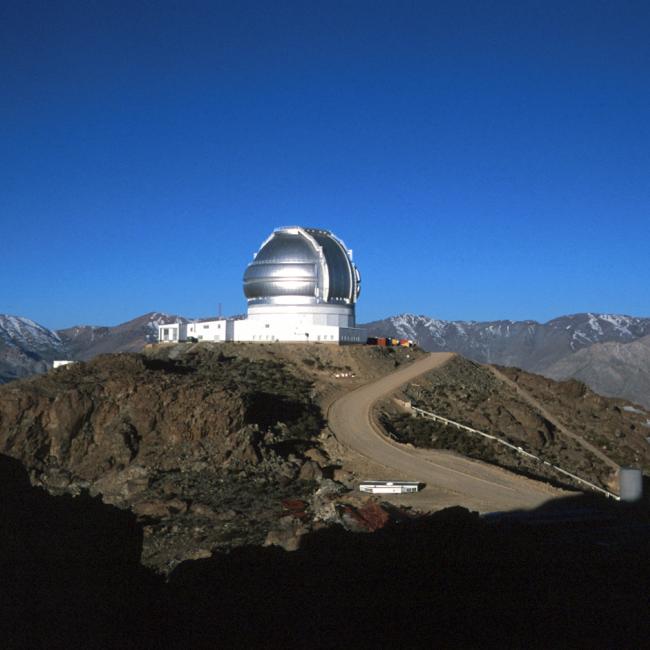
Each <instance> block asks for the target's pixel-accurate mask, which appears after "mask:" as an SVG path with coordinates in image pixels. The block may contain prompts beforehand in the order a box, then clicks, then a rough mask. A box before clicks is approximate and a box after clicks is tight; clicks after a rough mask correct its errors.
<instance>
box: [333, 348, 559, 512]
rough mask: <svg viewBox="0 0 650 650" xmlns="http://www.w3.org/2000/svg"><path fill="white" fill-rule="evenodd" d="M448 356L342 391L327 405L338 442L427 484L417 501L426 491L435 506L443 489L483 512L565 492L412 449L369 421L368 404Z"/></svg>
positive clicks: (456, 501)
mask: <svg viewBox="0 0 650 650" xmlns="http://www.w3.org/2000/svg"><path fill="white" fill-rule="evenodd" d="M452 356H453V355H452V354H451V353H443V352H438V353H432V354H430V355H429V356H427V357H426V358H424V359H420V360H419V361H415V362H414V363H412V364H411V365H409V366H406V367H404V368H400V369H399V370H396V371H395V372H393V373H391V374H389V375H386V376H385V377H382V378H381V379H379V380H377V381H375V382H372V383H370V384H366V385H365V386H362V387H360V388H358V389H356V390H354V391H352V392H350V393H348V394H346V395H344V396H343V397H340V398H339V399H338V400H336V401H335V402H333V403H332V404H331V406H330V408H329V410H328V426H329V428H330V430H331V431H332V433H333V434H334V435H335V436H336V438H337V440H338V441H339V442H340V443H342V444H343V445H344V446H347V447H350V448H352V449H354V450H355V451H356V452H358V453H359V454H361V455H362V456H364V457H366V458H368V459H369V460H371V461H373V462H375V463H379V464H380V465H383V466H385V467H387V468H391V469H393V470H395V471H396V473H398V474H399V475H401V476H405V475H406V476H408V477H409V479H411V480H417V481H421V482H423V483H425V484H426V488H425V489H424V490H423V491H422V492H421V493H420V494H419V495H417V496H418V499H417V503H418V504H419V505H420V506H426V505H427V495H428V494H430V500H431V504H430V505H431V506H432V507H434V508H436V509H437V508H439V507H440V505H441V503H440V494H441V490H442V491H444V493H446V495H447V497H446V499H445V501H446V502H447V503H446V505H461V506H464V507H467V508H470V509H471V510H476V511H478V512H482V513H484V512H496V511H504V510H514V509H530V508H535V507H537V506H539V505H541V504H542V503H544V502H545V501H548V500H549V499H553V498H558V497H561V496H566V495H567V494H568V493H567V492H562V491H561V490H557V489H555V488H552V487H551V486H549V485H547V484H545V483H542V482H539V481H532V480H529V479H526V478H523V477H521V476H518V475H516V474H513V473H511V472H507V471H506V470H503V469H501V468H498V467H494V466H492V465H488V464H486V463H481V462H479V461H475V460H470V459H467V458H463V457H461V456H457V455H455V454H452V453H450V452H445V451H438V450H428V449H427V450H425V449H415V448H413V447H411V446H410V445H403V444H399V443H397V442H395V441H393V440H390V439H389V438H387V437H386V436H384V435H382V434H381V433H380V431H379V430H378V429H377V427H376V426H375V425H374V424H373V423H372V421H371V417H370V413H371V408H372V405H373V404H374V403H375V402H376V401H377V400H378V399H380V398H381V397H384V396H386V395H387V394H390V393H392V392H394V391H396V390H397V389H399V387H400V386H402V385H403V384H405V383H407V382H409V381H411V380H413V379H414V378H415V377H418V376H419V375H422V374H424V373H426V372H429V371H430V370H433V369H434V368H437V367H439V366H441V365H442V364H444V363H445V362H447V361H448V360H449V359H450V358H452ZM367 478H369V479H370V478H373V477H370V476H369V477H367ZM405 496H406V495H405Z"/></svg>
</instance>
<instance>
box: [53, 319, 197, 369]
mask: <svg viewBox="0 0 650 650" xmlns="http://www.w3.org/2000/svg"><path fill="white" fill-rule="evenodd" d="M179 320H180V321H181V322H186V321H187V319H185V318H183V317H181V316H173V315H170V314H163V313H161V312H151V313H149V314H144V315H143V316H139V317H138V318H134V319H133V320H130V321H127V322H126V323H122V324H121V325H116V326H114V327H98V326H96V325H77V326H75V327H69V328H67V329H63V330H58V331H57V334H58V335H59V336H60V337H61V340H62V341H63V343H64V345H65V347H66V349H67V350H68V354H69V355H70V356H69V358H71V359H78V360H80V361H84V360H86V359H91V358H92V357H94V356H97V355H98V354H105V353H110V352H137V351H138V350H141V349H142V348H143V346H144V345H145V344H146V343H150V342H152V341H156V340H157V338H158V336H157V335H158V325H162V324H164V323H172V322H176V321H179Z"/></svg>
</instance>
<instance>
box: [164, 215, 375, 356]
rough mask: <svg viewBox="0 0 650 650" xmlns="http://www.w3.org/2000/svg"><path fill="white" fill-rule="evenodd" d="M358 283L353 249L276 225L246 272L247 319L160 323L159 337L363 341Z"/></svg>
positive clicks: (321, 233) (323, 234) (324, 235)
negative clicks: (358, 317)
mask: <svg viewBox="0 0 650 650" xmlns="http://www.w3.org/2000/svg"><path fill="white" fill-rule="evenodd" d="M360 282H361V280H360V276H359V271H358V269H357V267H356V266H355V264H354V262H353V261H352V251H351V250H349V249H348V248H347V247H346V246H345V244H344V243H343V241H342V240H340V239H339V238H338V237H336V236H335V235H334V234H333V233H331V232H329V231H327V230H320V229H316V228H301V227H298V226H291V227H284V228H277V229H276V230H274V231H273V233H271V235H270V236H269V237H268V238H267V239H266V241H264V242H263V243H262V245H261V246H260V249H259V250H258V251H257V253H256V254H255V256H254V257H253V261H252V262H251V263H250V264H249V265H248V267H247V268H246V271H245V273H244V294H245V296H246V299H247V301H248V318H246V319H245V320H218V321H203V322H194V323H175V324H171V325H160V326H159V337H158V338H159V341H160V342H166V341H168V342H177V341H183V340H187V339H190V338H195V339H197V340H199V341H200V340H206V341H253V342H272V341H285V342H313V343H319V342H320V343H339V344H344V343H365V342H366V331H365V330H363V329H360V328H357V327H356V320H355V305H356V302H357V298H358V297H359V289H360Z"/></svg>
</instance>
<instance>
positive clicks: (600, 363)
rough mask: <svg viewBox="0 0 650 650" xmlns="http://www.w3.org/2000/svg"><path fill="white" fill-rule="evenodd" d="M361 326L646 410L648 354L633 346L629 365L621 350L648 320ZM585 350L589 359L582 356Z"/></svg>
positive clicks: (645, 331) (412, 318)
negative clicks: (611, 369) (578, 384)
mask: <svg viewBox="0 0 650 650" xmlns="http://www.w3.org/2000/svg"><path fill="white" fill-rule="evenodd" d="M364 327H367V328H368V330H369V333H370V334H371V335H382V334H383V335H385V336H395V337H398V338H410V339H413V340H415V341H417V342H418V344H419V345H420V346H421V347H423V348H424V349H425V350H428V351H431V352H437V351H450V352H457V353H459V354H461V355H463V356H464V357H467V358H468V359H472V360H474V361H478V362H480V363H496V364H500V365H504V366H515V367H518V368H522V369H524V370H528V371H530V372H536V373H539V374H542V375H548V376H550V377H553V378H556V379H559V378H561V379H568V378H572V377H575V378H577V379H580V380H581V381H584V382H585V383H586V384H588V385H589V386H591V387H592V388H594V390H597V391H598V390H599V389H600V390H601V391H603V392H604V393H605V394H607V395H611V396H615V397H625V398H627V399H631V400H635V401H637V402H639V403H641V404H643V405H644V406H650V380H648V381H646V379H645V377H646V376H647V375H648V374H650V367H649V365H648V364H649V363H650V354H647V353H646V354H645V356H644V354H643V350H645V349H646V346H645V345H643V344H639V345H640V346H641V347H640V348H639V350H641V356H638V357H637V362H635V363H634V364H631V363H630V362H631V360H632V355H631V354H630V352H631V350H629V349H627V348H626V346H627V345H631V344H633V343H635V342H637V341H639V340H640V339H643V337H647V336H649V335H650V318H641V317H635V316H626V315H620V314H595V313H582V314H572V315H568V316H561V317H559V318H554V319H553V320H550V321H548V322H547V323H538V322H537V321H533V320H526V321H512V320H499V321H487V322H479V321H445V320H439V319H436V318H431V317H429V316H422V315H419V316H418V315H415V314H400V315H398V316H391V317H389V318H386V319H383V320H379V321H374V322H371V323H366V324H365V325H364ZM616 345H618V347H616ZM602 346H607V347H602ZM635 349H636V348H635ZM591 350H593V351H594V355H592V356H593V358H592V357H589V354H588V352H587V351H591ZM581 351H584V352H582V353H581ZM637 352H638V351H637ZM573 355H575V357H574V356H573ZM605 357H607V359H608V361H604V358H605ZM588 358H589V359H590V361H589V362H587V359H588ZM569 359H572V361H569ZM611 363H615V364H616V366H617V372H616V373H615V374H612V373H607V372H606V369H605V367H604V366H607V365H608V364H611ZM605 375H607V377H608V379H607V380H605V379H604V376H605ZM603 389H605V390H603Z"/></svg>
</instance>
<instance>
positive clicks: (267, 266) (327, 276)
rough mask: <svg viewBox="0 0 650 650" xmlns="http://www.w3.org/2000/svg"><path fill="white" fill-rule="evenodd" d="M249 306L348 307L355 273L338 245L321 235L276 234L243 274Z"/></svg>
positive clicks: (295, 230)
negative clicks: (309, 305)
mask: <svg viewBox="0 0 650 650" xmlns="http://www.w3.org/2000/svg"><path fill="white" fill-rule="evenodd" d="M244 294H245V295H246V298H247V299H248V304H249V305H260V304H285V305H286V304H292V303H295V304H301V305H303V304H305V303H312V304H319V303H329V304H348V305H351V304H354V303H355V302H356V299H357V297H358V295H359V273H358V271H357V269H356V267H355V266H354V263H353V262H352V259H351V255H350V253H349V251H348V250H347V249H346V247H345V245H344V244H343V242H342V241H340V240H339V239H337V238H336V237H335V236H334V235H332V233H330V232H328V231H326V230H317V229H313V228H299V227H291V228H279V229H277V230H275V231H274V232H273V234H272V235H271V236H270V237H269V238H268V239H267V240H266V241H265V242H264V243H263V244H262V246H261V247H260V249H259V251H258V252H257V254H256V255H255V258H254V259H253V261H252V262H251V263H250V264H249V265H248V267H247V268H246V272H245V273H244Z"/></svg>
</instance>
